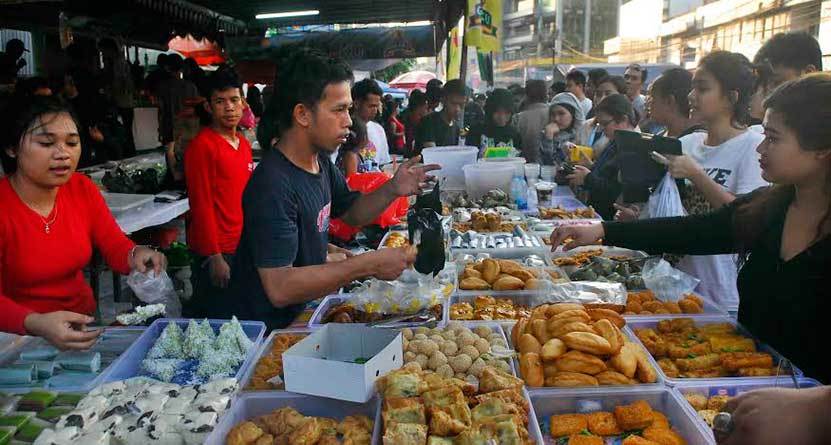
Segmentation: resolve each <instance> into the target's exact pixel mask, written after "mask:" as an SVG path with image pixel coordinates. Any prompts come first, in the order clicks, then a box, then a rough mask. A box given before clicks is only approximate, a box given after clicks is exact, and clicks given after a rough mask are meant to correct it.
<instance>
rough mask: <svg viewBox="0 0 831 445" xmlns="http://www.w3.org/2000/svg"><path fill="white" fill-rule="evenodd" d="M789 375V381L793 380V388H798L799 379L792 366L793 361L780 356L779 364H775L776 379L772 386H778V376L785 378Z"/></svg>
mask: <svg viewBox="0 0 831 445" xmlns="http://www.w3.org/2000/svg"><path fill="white" fill-rule="evenodd" d="M788 376H790V378H791V381H792V382H793V387H794V389H800V388H799V379H797V378H796V372H795V369H794V367H793V363H791V361H790V360H788V359H786V358H784V357H783V358H781V359H780V360H779V364H777V365H776V380H775V383H774V387H777V388H778V387H779V377H783V378H787V377H788Z"/></svg>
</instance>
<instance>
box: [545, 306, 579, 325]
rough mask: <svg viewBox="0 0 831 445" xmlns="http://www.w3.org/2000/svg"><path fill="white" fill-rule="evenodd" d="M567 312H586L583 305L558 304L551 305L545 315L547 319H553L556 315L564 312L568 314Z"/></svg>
mask: <svg viewBox="0 0 831 445" xmlns="http://www.w3.org/2000/svg"><path fill="white" fill-rule="evenodd" d="M566 311H580V312H585V311H586V310H585V308H583V305H582V304H578V303H557V304H552V305H550V306H549V307H548V309H547V311H546V314H545V315H546V316H547V317H553V316H555V315H558V314H562V313H563V312H566ZM587 315H588V314H587ZM585 321H588V320H585Z"/></svg>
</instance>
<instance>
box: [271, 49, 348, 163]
mask: <svg viewBox="0 0 831 445" xmlns="http://www.w3.org/2000/svg"><path fill="white" fill-rule="evenodd" d="M275 55H276V59H277V72H276V74H275V78H274V88H273V90H274V93H273V94H272V95H271V100H269V103H268V106H267V107H266V109H265V112H264V113H263V118H262V120H261V121H260V125H259V126H258V127H257V140H258V141H259V143H260V146H261V147H270V146H271V141H272V139H274V138H275V137H277V136H278V135H279V134H280V133H281V132H283V131H285V130H288V129H289V128H291V126H292V125H293V114H294V108H295V107H296V106H297V105H298V104H301V103H302V104H304V105H306V106H307V107H310V108H313V107H315V106H316V105H317V103H318V102H319V101H320V99H321V98H322V97H323V92H324V90H325V89H326V87H327V86H328V85H330V84H333V83H338V82H351V81H352V70H351V69H350V68H349V66H348V65H347V64H346V63H345V62H343V61H342V60H341V59H339V58H334V57H329V56H326V55H324V54H323V53H321V52H320V51H318V50H315V49H312V48H307V47H303V46H296V45H287V46H285V47H282V48H281V49H280V50H279V51H278V52H277V54H275Z"/></svg>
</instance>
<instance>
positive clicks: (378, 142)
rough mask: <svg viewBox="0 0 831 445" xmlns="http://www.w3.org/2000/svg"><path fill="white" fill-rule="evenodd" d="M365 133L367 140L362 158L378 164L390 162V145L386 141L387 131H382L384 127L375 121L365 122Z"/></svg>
mask: <svg viewBox="0 0 831 445" xmlns="http://www.w3.org/2000/svg"><path fill="white" fill-rule="evenodd" d="M366 133H367V137H368V139H369V141H368V142H367V145H366V154H365V155H364V156H363V158H364V160H369V159H372V160H374V161H375V163H377V164H378V165H384V164H389V163H390V162H392V159H391V158H390V147H389V144H388V143H387V133H386V132H385V131H384V127H382V126H381V125H380V124H379V123H377V122H374V121H370V122H367V124H366Z"/></svg>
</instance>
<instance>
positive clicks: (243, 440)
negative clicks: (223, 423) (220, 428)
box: [225, 422, 266, 445]
mask: <svg viewBox="0 0 831 445" xmlns="http://www.w3.org/2000/svg"><path fill="white" fill-rule="evenodd" d="M264 434H266V433H265V431H263V430H262V429H260V427H258V426H257V425H255V424H254V423H253V422H242V423H240V424H238V425H236V426H235V427H233V428H231V431H229V432H228V435H227V436H225V443H226V444H227V445H249V444H253V443H254V442H255V441H256V440H257V439H259V438H260V437H262V436H263V435H264Z"/></svg>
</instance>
